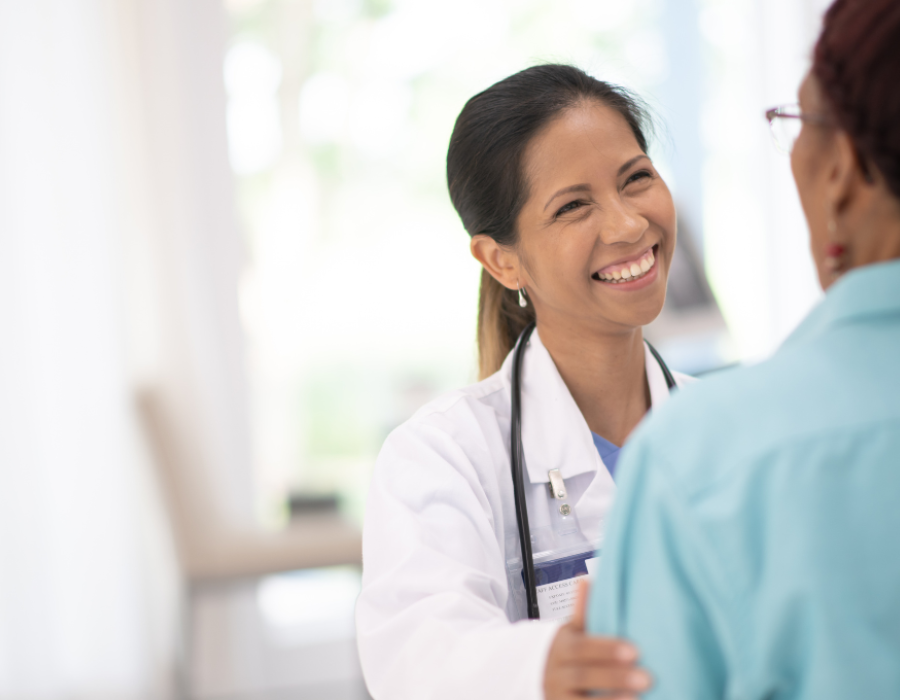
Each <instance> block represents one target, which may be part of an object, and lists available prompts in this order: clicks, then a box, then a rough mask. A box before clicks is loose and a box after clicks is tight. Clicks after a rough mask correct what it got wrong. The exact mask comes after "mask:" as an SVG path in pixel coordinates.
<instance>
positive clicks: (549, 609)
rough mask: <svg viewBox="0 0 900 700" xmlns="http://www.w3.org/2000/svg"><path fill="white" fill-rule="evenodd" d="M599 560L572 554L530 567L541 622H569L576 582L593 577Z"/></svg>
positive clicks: (576, 586) (586, 554) (588, 553)
mask: <svg viewBox="0 0 900 700" xmlns="http://www.w3.org/2000/svg"><path fill="white" fill-rule="evenodd" d="M599 564H600V558H599V557H598V556H597V554H596V552H585V553H583V554H573V555H571V556H568V557H563V558H561V559H554V560H553V561H548V562H545V563H543V564H535V565H534V578H535V583H536V584H537V585H536V587H535V590H536V592H537V602H538V610H539V611H540V613H541V619H542V620H558V619H560V618H563V619H566V620H567V619H569V618H570V617H571V616H572V612H573V611H574V609H575V594H576V592H577V591H578V579H579V578H581V577H582V576H591V577H593V574H594V572H595V571H596V569H597V566H598V565H599Z"/></svg>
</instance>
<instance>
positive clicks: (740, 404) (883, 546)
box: [588, 261, 900, 700]
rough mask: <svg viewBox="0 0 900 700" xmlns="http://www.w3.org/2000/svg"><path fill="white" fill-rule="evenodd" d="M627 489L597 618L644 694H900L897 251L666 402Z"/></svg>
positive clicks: (596, 600) (643, 432) (592, 614)
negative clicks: (752, 353) (646, 687)
mask: <svg viewBox="0 0 900 700" xmlns="http://www.w3.org/2000/svg"><path fill="white" fill-rule="evenodd" d="M617 486H618V493H617V496H616V498H617V502H616V506H615V508H614V509H613V514H612V515H611V520H610V523H609V526H608V529H607V534H606V539H605V543H604V549H603V559H602V563H601V565H600V571H599V573H598V578H597V580H596V582H595V584H594V586H593V591H592V596H591V601H590V607H589V614H588V628H589V629H590V630H591V631H592V632H594V633H598V634H611V635H617V636H623V637H626V638H629V639H631V640H633V641H634V642H635V644H636V645H637V646H638V647H639V648H640V651H641V661H642V663H643V664H644V665H645V666H646V668H647V669H648V670H649V671H650V672H651V673H652V674H653V675H654V676H655V678H656V685H655V687H654V689H653V690H652V691H650V692H649V693H648V694H647V695H646V697H647V698H648V700H660V699H662V698H666V699H671V700H676V699H677V700H683V699H684V698H691V699H692V700H712V699H713V698H726V697H727V698H779V700H793V699H801V698H803V699H809V700H812V699H813V698H814V699H815V700H845V699H846V698H900V544H898V543H900V262H897V261H894V262H889V263H881V264H878V265H871V266H867V267H864V268H861V269H858V270H854V271H851V272H849V273H848V274H846V275H845V276H844V277H843V278H842V279H840V280H839V281H838V282H836V283H835V284H834V285H833V286H832V287H831V288H830V289H829V291H828V294H827V295H826V298H825V299H824V301H823V302H822V303H821V304H820V305H819V306H818V307H817V308H816V309H815V310H814V311H813V312H812V313H811V314H810V315H809V317H808V318H807V319H806V320H805V321H804V322H803V323H802V324H801V326H800V327H799V328H798V329H797V330H796V331H795V332H794V334H793V335H792V336H791V337H790V338H789V339H788V340H787V341H786V342H785V344H784V345H783V347H782V348H781V349H780V350H779V351H778V352H777V353H776V354H775V355H774V356H773V357H772V358H771V359H770V360H768V361H767V362H763V363H761V364H759V365H756V366H753V367H747V368H743V369H738V370H734V371H731V372H726V373H722V375H720V376H713V377H711V378H709V379H707V380H706V381H704V382H699V383H697V384H695V385H691V386H689V387H686V388H685V389H682V390H681V391H680V392H679V394H678V395H677V396H674V397H673V399H672V400H671V401H668V402H666V404H665V405H663V406H661V407H660V408H659V409H655V410H654V411H653V414H652V415H651V416H650V417H649V418H648V420H647V421H645V422H644V423H643V424H642V425H641V426H640V427H639V428H638V429H637V431H636V432H635V435H634V436H633V437H632V438H631V439H630V440H629V442H628V445H627V446H626V448H625V449H624V450H623V454H622V459H621V462H620V463H619V469H618V481H617Z"/></svg>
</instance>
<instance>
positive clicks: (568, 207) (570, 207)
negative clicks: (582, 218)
mask: <svg viewBox="0 0 900 700" xmlns="http://www.w3.org/2000/svg"><path fill="white" fill-rule="evenodd" d="M583 206H584V202H582V201H581V200H580V199H576V200H575V201H573V202H569V203H568V204H564V205H563V206H562V207H560V208H559V211H557V212H556V216H558V217H559V216H562V215H563V214H568V213H569V212H570V211H575V210H576V209H580V208H581V207H583Z"/></svg>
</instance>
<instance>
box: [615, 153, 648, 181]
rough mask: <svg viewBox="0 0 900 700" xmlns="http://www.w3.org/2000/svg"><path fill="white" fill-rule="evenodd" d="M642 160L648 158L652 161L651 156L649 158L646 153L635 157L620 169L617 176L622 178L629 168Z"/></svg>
mask: <svg viewBox="0 0 900 700" xmlns="http://www.w3.org/2000/svg"><path fill="white" fill-rule="evenodd" d="M641 158H646V159H647V160H650V156H648V155H647V154H646V153H641V154H640V155H638V156H635V157H634V158H632V159H631V160H629V161H628V162H627V163H625V165H623V166H622V167H621V168H619V172H618V173H616V175H617V176H618V177H621V176H622V175H623V174H624V173H625V171H626V170H628V168H630V167H631V166H632V165H634V164H635V163H637V162H638V161H639V160H640V159H641Z"/></svg>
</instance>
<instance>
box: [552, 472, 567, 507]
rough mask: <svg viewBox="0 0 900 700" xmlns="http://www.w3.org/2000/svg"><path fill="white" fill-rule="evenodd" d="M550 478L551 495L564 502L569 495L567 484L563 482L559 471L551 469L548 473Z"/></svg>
mask: <svg viewBox="0 0 900 700" xmlns="http://www.w3.org/2000/svg"><path fill="white" fill-rule="evenodd" d="M547 476H548V477H549V478H550V495H551V496H553V498H556V499H558V500H560V501H562V500H564V499H565V498H566V497H567V496H568V494H567V493H566V483H565V482H564V481H563V478H562V475H561V474H560V473H559V469H551V470H550V471H548V472H547Z"/></svg>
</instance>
